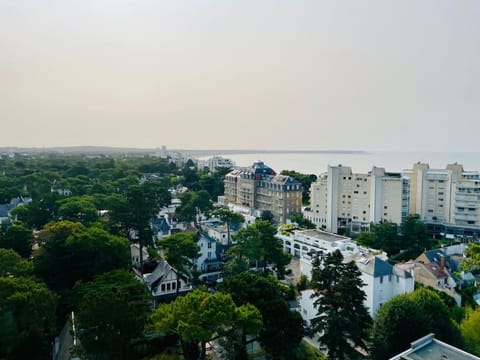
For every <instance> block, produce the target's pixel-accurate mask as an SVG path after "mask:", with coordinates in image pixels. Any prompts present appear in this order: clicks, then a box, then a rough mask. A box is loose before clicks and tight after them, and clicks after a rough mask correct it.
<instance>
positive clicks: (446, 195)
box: [404, 163, 480, 239]
mask: <svg viewBox="0 0 480 360" xmlns="http://www.w3.org/2000/svg"><path fill="white" fill-rule="evenodd" d="M404 175H405V176H406V177H408V178H409V180H410V189H409V194H410V195H409V196H410V208H409V213H410V214H419V215H420V217H421V219H422V220H423V221H425V222H426V223H427V225H429V228H430V231H431V232H433V233H436V234H443V235H444V236H446V237H448V236H449V237H451V238H454V237H458V238H466V239H468V238H478V236H479V234H480V172H479V171H464V169H463V166H462V165H460V164H456V163H455V164H449V165H447V167H446V168H445V169H430V167H429V165H428V164H423V163H417V164H414V165H413V168H412V169H409V170H405V171H404Z"/></svg>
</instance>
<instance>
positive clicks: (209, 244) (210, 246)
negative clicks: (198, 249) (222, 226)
mask: <svg viewBox="0 0 480 360" xmlns="http://www.w3.org/2000/svg"><path fill="white" fill-rule="evenodd" d="M223 237H225V235H223ZM207 247H208V248H209V249H211V248H212V243H211V242H208V245H207Z"/></svg>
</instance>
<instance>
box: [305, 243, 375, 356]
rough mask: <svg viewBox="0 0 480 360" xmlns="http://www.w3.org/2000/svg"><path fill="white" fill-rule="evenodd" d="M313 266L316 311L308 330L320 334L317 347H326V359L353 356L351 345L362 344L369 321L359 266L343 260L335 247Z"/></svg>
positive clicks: (364, 346) (364, 345) (357, 345)
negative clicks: (334, 249) (310, 327)
mask: <svg viewBox="0 0 480 360" xmlns="http://www.w3.org/2000/svg"><path fill="white" fill-rule="evenodd" d="M321 265H322V266H323V267H321V268H320V266H321ZM314 267H315V269H314V270H315V271H313V272H312V284H313V287H314V288H315V289H317V291H318V292H317V293H316V300H315V302H314V304H315V307H316V308H317V309H318V313H317V316H316V317H315V318H314V319H313V320H312V330H313V331H314V332H318V333H320V334H321V335H320V337H319V339H318V340H319V342H320V348H321V349H322V348H324V349H327V351H328V358H329V359H352V358H356V356H358V354H357V352H356V350H355V347H362V348H366V341H367V339H368V329H369V327H370V324H371V318H370V315H369V314H368V310H367V308H366V307H365V306H364V305H363V302H364V300H365V299H366V295H365V292H364V291H363V290H362V287H363V286H364V283H363V282H362V280H361V278H360V276H361V273H360V270H358V268H357V266H356V265H355V262H353V261H351V262H348V263H343V256H342V254H341V252H340V251H338V250H336V251H335V252H333V253H331V254H327V255H326V257H325V259H324V261H323V263H322V264H320V262H316V263H315V264H314Z"/></svg>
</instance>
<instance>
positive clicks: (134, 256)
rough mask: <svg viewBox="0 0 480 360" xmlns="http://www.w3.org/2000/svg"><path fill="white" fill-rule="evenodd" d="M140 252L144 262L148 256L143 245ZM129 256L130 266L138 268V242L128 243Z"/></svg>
mask: <svg viewBox="0 0 480 360" xmlns="http://www.w3.org/2000/svg"><path fill="white" fill-rule="evenodd" d="M142 250H143V251H142V253H143V262H144V263H145V262H146V261H147V260H148V258H149V255H148V252H147V249H146V248H145V246H144V247H143V248H142ZM130 258H131V261H132V266H133V267H135V268H137V269H140V245H139V244H131V245H130Z"/></svg>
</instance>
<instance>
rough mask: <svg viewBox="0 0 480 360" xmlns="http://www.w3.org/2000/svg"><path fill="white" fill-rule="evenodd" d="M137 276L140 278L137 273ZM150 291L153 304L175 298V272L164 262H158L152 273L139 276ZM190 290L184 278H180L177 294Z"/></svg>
mask: <svg viewBox="0 0 480 360" xmlns="http://www.w3.org/2000/svg"><path fill="white" fill-rule="evenodd" d="M137 276H141V275H140V274H139V273H138V274H137ZM141 278H142V279H143V281H144V282H145V284H146V285H147V287H148V289H149V290H150V292H151V294H152V296H153V298H154V300H155V302H157V301H158V300H161V299H163V298H167V297H170V296H175V295H176V293H177V272H176V270H175V269H174V268H172V267H171V266H170V265H169V264H168V263H167V262H166V261H165V260H160V261H159V262H158V264H157V266H156V267H155V269H154V270H153V272H152V273H149V274H143V276H141ZM190 290H192V286H191V285H190V284H189V283H188V278H187V277H186V276H183V275H182V276H180V278H179V288H178V292H179V293H180V294H182V293H185V292H188V291H190Z"/></svg>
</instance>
